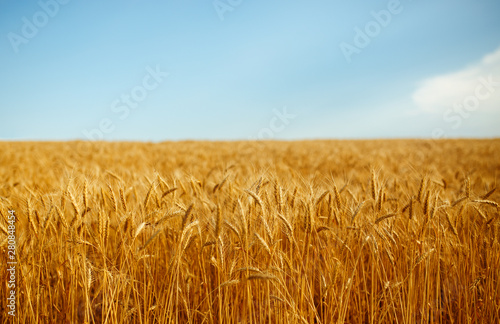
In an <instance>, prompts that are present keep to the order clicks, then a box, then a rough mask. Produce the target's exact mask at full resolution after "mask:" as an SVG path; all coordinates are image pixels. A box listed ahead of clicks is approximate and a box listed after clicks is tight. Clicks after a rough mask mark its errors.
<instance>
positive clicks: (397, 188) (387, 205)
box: [0, 140, 500, 323]
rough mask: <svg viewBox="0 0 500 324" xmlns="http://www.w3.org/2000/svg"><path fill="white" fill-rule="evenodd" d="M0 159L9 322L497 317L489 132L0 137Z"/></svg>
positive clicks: (499, 258)
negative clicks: (13, 234)
mask: <svg viewBox="0 0 500 324" xmlns="http://www.w3.org/2000/svg"><path fill="white" fill-rule="evenodd" d="M0 163H1V164H0V165H1V167H0V179H1V182H0V212H1V217H0V225H1V229H0V252H1V253H0V260H1V263H2V264H5V262H6V257H7V250H6V245H7V239H6V235H5V233H6V230H5V228H6V224H7V223H6V216H7V214H8V210H9V209H10V208H12V209H13V210H15V212H16V215H17V218H18V219H17V224H16V231H17V250H16V251H17V257H18V262H19V263H18V267H17V269H18V270H17V296H18V300H17V317H16V322H19V323H56V322H57V323H84V322H86V323H101V322H108V323H169V322H171V323H342V322H346V323H428V322H432V323H495V322H496V323H498V322H500V295H499V294H500V281H499V279H500V278H499V276H500V270H499V269H500V253H498V251H500V217H499V209H498V202H499V201H500V194H499V192H498V190H494V189H495V188H496V185H497V182H498V180H499V176H500V140H443V141H425V140H380V141H304V142H300V141H296V142H168V143H158V144H152V143H123V142H120V143H115V142H110V143H100V142H97V143H91V142H60V143H56V142H54V143H50V142H43V143H42V142H40V143H37V142H1V143H0ZM0 277H1V278H7V272H6V267H5V266H3V267H2V268H1V269H0ZM0 287H1V289H0V298H1V300H2V302H1V303H0V314H1V315H0V317H2V318H3V319H2V321H1V322H2V323H8V322H9V319H8V318H7V316H6V315H5V314H7V309H6V307H5V305H6V304H5V302H6V298H7V287H6V283H5V282H2V283H1V286H0Z"/></svg>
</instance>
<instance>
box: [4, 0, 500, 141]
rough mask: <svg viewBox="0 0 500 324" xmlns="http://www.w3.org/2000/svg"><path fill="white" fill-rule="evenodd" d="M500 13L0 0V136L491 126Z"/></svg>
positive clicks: (498, 117) (430, 6)
mask: <svg viewBox="0 0 500 324" xmlns="http://www.w3.org/2000/svg"><path fill="white" fill-rule="evenodd" d="M499 13H500V2H499V1H497V0H478V1H470V0H467V1H466V0H454V1H452V0H442V1H430V0H427V1H426V0H413V1H410V0H407V1H403V0H401V1H394V0H390V1H371V2H364V1H342V2H340V1H314V2H307V1H273V2H272V3H270V2H268V1H260V0H254V1H248V0H224V1H222V0H221V1H218V0H216V1H163V2H160V1H123V0H122V1H95V0H90V1H76V0H64V1H63V0H59V1H58V0H41V1H38V2H37V1H22V2H21V1H15V0H0V35H1V40H0V71H1V76H0V89H1V96H0V139H2V140H72V139H104V140H140V141H163V140H181V139H209V140H237V139H267V138H271V139H315V138H340V139H342V138H408V137H417V138H441V137H445V138H449V137H500V127H499V126H500V19H498V14H499Z"/></svg>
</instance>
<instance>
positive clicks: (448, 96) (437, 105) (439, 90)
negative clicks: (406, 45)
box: [412, 48, 500, 113]
mask: <svg viewBox="0 0 500 324" xmlns="http://www.w3.org/2000/svg"><path fill="white" fill-rule="evenodd" d="M474 98H475V99H474ZM412 99H413V102H414V103H415V104H416V105H417V107H418V108H419V111H422V112H429V113H436V112H443V111H445V110H449V109H450V108H452V109H454V110H456V109H465V110H468V111H469V112H472V111H477V112H492V111H495V112H498V111H500V48H499V49H497V50H496V51H495V52H493V53H490V54H487V55H485V56H484V57H483V58H482V59H481V61H479V62H476V63H474V64H472V65H471V66H468V67H465V68H463V69H462V70H460V71H456V72H453V73H449V74H444V75H438V76H435V77H431V78H429V79H426V80H424V81H423V82H422V83H421V84H420V86H419V88H418V89H417V90H416V91H415V92H414V93H413V96H412ZM457 106H458V107H463V108H456V107H457Z"/></svg>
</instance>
